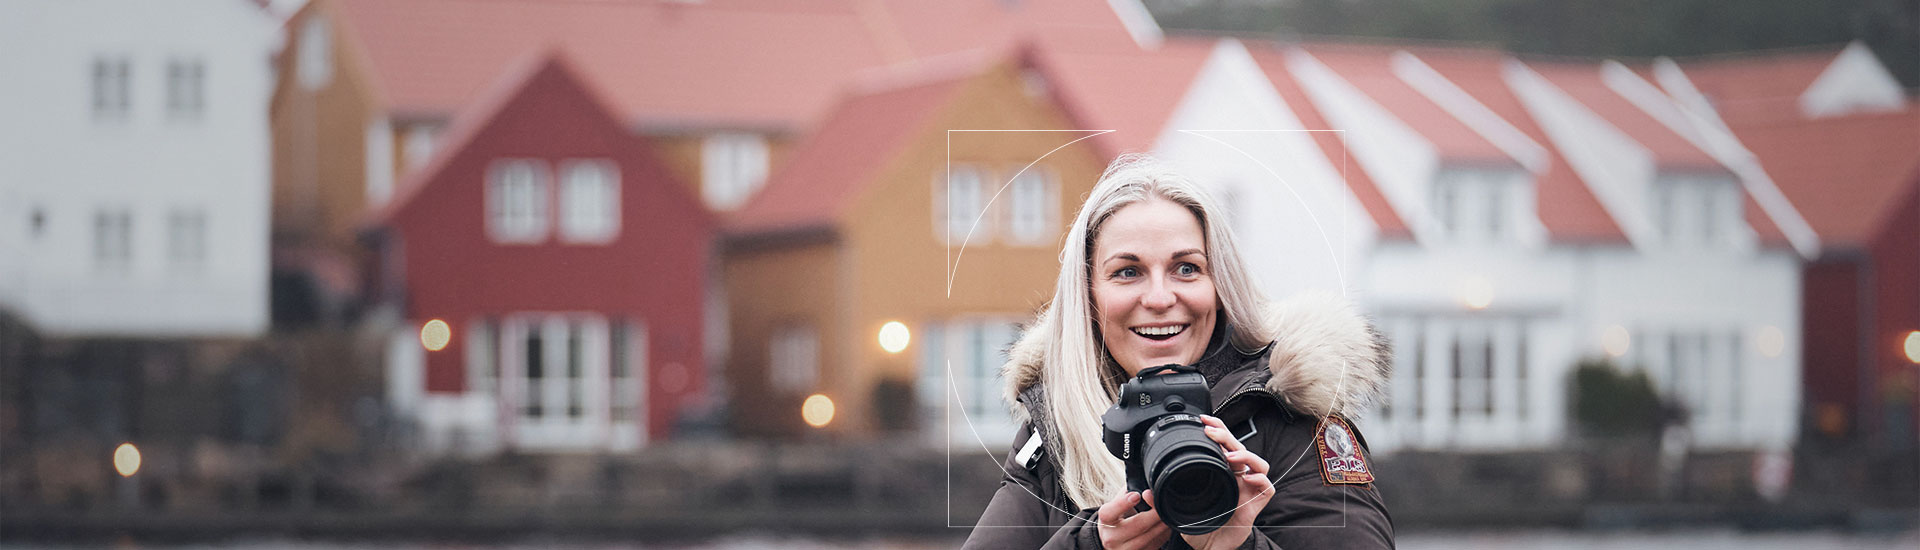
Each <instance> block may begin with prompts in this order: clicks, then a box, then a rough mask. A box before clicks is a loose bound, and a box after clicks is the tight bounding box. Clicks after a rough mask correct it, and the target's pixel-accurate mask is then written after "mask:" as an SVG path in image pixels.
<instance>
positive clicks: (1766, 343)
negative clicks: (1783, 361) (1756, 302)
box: [1753, 326, 1787, 357]
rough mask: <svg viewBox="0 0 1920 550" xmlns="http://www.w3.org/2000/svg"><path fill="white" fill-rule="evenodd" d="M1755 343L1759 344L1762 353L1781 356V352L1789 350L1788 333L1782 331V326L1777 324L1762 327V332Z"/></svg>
mask: <svg viewBox="0 0 1920 550" xmlns="http://www.w3.org/2000/svg"><path fill="white" fill-rule="evenodd" d="M1753 343H1754V345H1755V346H1759V348H1760V354H1761V355H1765V356H1767V357H1779V356H1780V353H1781V352H1784V351H1786V350H1787V333H1785V332H1781V331H1780V327H1776V326H1764V327H1760V334H1759V335H1758V336H1756V337H1755V338H1754V342H1753Z"/></svg>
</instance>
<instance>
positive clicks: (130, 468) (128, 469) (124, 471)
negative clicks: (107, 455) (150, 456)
mask: <svg viewBox="0 0 1920 550" xmlns="http://www.w3.org/2000/svg"><path fill="white" fill-rule="evenodd" d="M113 469H114V470H115V471H118V472H120V477H133V474H137V473H140V449H139V448H136V447H134V446H133V444H132V443H121V444H120V447H119V448H117V449H114V450H113Z"/></svg>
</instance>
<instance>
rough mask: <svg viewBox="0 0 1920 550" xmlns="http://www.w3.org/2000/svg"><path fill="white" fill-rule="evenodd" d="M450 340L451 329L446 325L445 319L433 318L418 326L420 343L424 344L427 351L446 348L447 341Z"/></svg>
mask: <svg viewBox="0 0 1920 550" xmlns="http://www.w3.org/2000/svg"><path fill="white" fill-rule="evenodd" d="M452 341H453V329H452V328H449V327H448V326H447V322H446V321H442V320H439V319H434V320H432V321H427V324H424V325H421V326H420V345H421V346H425V347H426V348H427V351H440V350H443V349H446V347H447V343H448V342H452Z"/></svg>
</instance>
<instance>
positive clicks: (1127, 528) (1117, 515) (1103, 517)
mask: <svg viewBox="0 0 1920 550" xmlns="http://www.w3.org/2000/svg"><path fill="white" fill-rule="evenodd" d="M1152 497H1153V491H1147V494H1146V495H1145V496H1144V497H1143V496H1142V495H1141V494H1140V493H1135V492H1131V491H1129V492H1127V493H1124V494H1121V495H1120V496H1117V497H1113V500H1109V501H1107V503H1106V504H1102V505H1100V511H1099V513H1098V514H1096V515H1095V518H1094V519H1095V520H1097V521H1099V522H1100V546H1101V547H1103V548H1107V549H1109V550H1120V549H1126V550H1132V549H1135V548H1147V549H1152V548H1159V547H1160V545H1162V544H1166V543H1167V537H1169V536H1172V535H1173V528H1172V527H1168V526H1167V523H1166V522H1164V521H1160V512H1159V511H1156V510H1147V511H1145V512H1135V511H1134V510H1133V509H1134V507H1136V506H1138V505H1139V504H1140V500H1141V499H1142V498H1146V499H1149V500H1148V502H1152V500H1151V498H1152Z"/></svg>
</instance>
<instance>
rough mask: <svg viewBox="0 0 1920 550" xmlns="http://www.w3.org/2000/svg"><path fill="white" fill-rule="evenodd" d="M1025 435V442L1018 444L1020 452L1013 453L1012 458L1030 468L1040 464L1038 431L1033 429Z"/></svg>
mask: <svg viewBox="0 0 1920 550" xmlns="http://www.w3.org/2000/svg"><path fill="white" fill-rule="evenodd" d="M1031 433H1032V435H1029V436H1027V444H1026V445H1021V446H1020V452H1018V453H1014V455H1013V460H1014V461H1016V462H1019V463H1020V465H1022V466H1026V467H1027V469H1028V470H1032V469H1034V468H1035V467H1038V466H1039V465H1040V448H1041V445H1040V432H1039V431H1038V430H1035V431H1033V432H1031Z"/></svg>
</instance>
